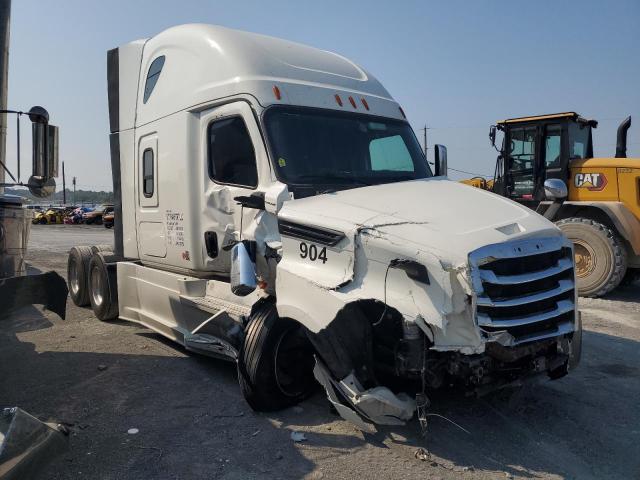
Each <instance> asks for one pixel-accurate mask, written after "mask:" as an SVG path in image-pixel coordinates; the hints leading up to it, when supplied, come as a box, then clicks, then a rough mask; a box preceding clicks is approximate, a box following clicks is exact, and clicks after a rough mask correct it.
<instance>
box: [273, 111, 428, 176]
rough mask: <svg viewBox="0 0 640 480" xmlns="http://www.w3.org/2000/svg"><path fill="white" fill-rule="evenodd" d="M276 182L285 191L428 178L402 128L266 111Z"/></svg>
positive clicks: (394, 123)
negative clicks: (285, 187)
mask: <svg viewBox="0 0 640 480" xmlns="http://www.w3.org/2000/svg"><path fill="white" fill-rule="evenodd" d="M265 125H266V131H267V136H268V141H269V145H270V148H271V154H272V156H273V159H274V163H275V168H276V170H277V176H278V178H279V179H280V180H281V181H283V182H285V183H287V184H291V185H330V186H343V187H346V188H349V187H351V186H362V185H374V184H380V183H391V182H398V181H403V180H413V179H417V178H425V177H429V176H431V175H432V174H431V171H430V170H429V167H428V165H427V162H426V161H425V158H424V155H423V154H422V150H421V148H420V145H419V144H418V141H417V140H416V137H415V135H414V133H413V131H412V130H411V127H410V126H409V124H408V123H406V122H402V121H399V120H393V119H389V118H380V117H373V116H369V115H362V114H354V113H346V112H345V113H342V112H336V111H331V110H319V109H312V108H296V107H294V108H287V107H277V108H271V109H269V110H267V112H266V114H265Z"/></svg>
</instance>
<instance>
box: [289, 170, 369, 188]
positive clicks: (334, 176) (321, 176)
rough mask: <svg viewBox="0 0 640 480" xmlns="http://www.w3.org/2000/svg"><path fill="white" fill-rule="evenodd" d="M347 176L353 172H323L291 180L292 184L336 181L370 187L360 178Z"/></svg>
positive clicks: (299, 176)
mask: <svg viewBox="0 0 640 480" xmlns="http://www.w3.org/2000/svg"><path fill="white" fill-rule="evenodd" d="M348 175H353V172H323V173H317V174H309V175H298V176H297V177H296V178H295V179H293V182H296V183H297V182H299V181H302V182H305V181H307V182H319V183H322V182H324V181H325V180H333V181H338V182H340V184H345V185H353V184H358V185H365V186H370V185H372V183H370V182H367V181H365V180H362V179H360V178H356V177H354V176H348Z"/></svg>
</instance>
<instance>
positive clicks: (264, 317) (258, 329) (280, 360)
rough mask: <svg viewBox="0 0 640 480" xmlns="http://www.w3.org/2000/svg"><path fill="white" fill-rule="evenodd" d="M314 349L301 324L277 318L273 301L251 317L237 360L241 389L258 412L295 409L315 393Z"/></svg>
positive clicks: (261, 307)
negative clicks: (296, 405)
mask: <svg viewBox="0 0 640 480" xmlns="http://www.w3.org/2000/svg"><path fill="white" fill-rule="evenodd" d="M314 363H315V361H314V358H313V349H312V347H311V343H310V342H309V340H308V339H307V336H306V334H305V333H304V331H303V329H302V327H301V326H300V324H298V323H296V322H294V321H293V320H289V319H283V318H280V317H278V312H277V311H276V307H275V303H274V302H273V301H271V300H268V301H265V302H264V303H262V304H260V305H259V306H258V307H257V308H256V310H255V311H254V312H253V313H252V315H251V317H250V319H249V323H248V325H247V329H246V336H245V340H244V344H243V347H242V348H241V351H240V352H239V356H238V379H239V382H240V389H241V390H242V394H243V395H244V398H245V400H246V401H247V403H248V404H249V406H250V407H251V408H252V409H253V410H256V411H259V412H269V411H274V410H280V409H283V408H286V407H289V406H291V405H295V404H297V403H299V402H301V401H302V400H304V399H305V398H306V397H308V396H309V394H310V393H311V392H312V391H313V388H314V386H315V380H314V377H313V366H314Z"/></svg>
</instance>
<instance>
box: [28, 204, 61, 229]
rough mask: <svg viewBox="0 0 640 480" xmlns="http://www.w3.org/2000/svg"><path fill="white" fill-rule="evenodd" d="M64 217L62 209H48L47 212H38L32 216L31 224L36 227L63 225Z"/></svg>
mask: <svg viewBox="0 0 640 480" xmlns="http://www.w3.org/2000/svg"><path fill="white" fill-rule="evenodd" d="M64 215H65V208H64V207H50V208H48V209H47V210H44V211H42V212H38V213H36V214H35V215H34V216H33V220H31V222H32V223H33V224H34V225H36V224H40V225H47V224H50V223H63V221H64Z"/></svg>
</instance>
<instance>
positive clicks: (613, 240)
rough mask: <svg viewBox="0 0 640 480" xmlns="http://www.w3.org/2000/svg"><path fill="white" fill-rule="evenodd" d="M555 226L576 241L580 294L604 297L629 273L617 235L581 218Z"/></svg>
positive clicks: (575, 253)
mask: <svg viewBox="0 0 640 480" xmlns="http://www.w3.org/2000/svg"><path fill="white" fill-rule="evenodd" d="M556 225H557V226H558V227H559V228H560V230H562V232H563V233H564V234H565V235H566V236H567V237H568V238H569V240H571V241H572V242H573V246H574V256H575V264H576V267H575V268H576V279H577V286H578V295H580V296H581V297H592V298H596V297H601V296H603V295H606V294H607V293H609V292H610V291H611V290H613V289H614V288H616V287H617V286H618V285H619V284H620V282H621V281H622V278H623V277H624V275H625V272H626V271H627V251H626V249H625V247H624V245H623V243H622V240H621V239H620V237H618V234H617V233H616V232H614V231H613V230H611V229H610V228H609V227H607V226H606V225H603V224H601V223H598V222H596V221H595V220H591V219H589V218H581V217H572V218H566V219H563V220H559V221H558V222H556Z"/></svg>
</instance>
